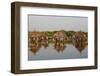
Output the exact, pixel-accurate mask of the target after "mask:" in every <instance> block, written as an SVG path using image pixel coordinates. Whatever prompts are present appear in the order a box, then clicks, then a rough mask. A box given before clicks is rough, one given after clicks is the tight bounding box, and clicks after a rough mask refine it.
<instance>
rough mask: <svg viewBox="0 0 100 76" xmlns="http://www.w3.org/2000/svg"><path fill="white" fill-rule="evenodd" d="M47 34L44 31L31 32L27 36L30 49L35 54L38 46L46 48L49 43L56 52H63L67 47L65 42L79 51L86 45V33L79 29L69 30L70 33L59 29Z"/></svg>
mask: <svg viewBox="0 0 100 76" xmlns="http://www.w3.org/2000/svg"><path fill="white" fill-rule="evenodd" d="M49 35H50V34H49ZM49 35H47V34H46V33H44V32H43V33H40V32H38V33H37V32H32V34H31V35H29V38H28V41H29V48H30V50H31V51H32V52H33V53H34V54H36V53H37V52H38V51H39V49H40V48H42V47H43V48H47V47H49V44H53V47H54V49H55V50H56V51H57V52H58V53H63V51H64V50H65V48H67V46H66V44H73V46H74V47H75V48H77V50H78V51H79V52H80V53H81V52H82V51H83V50H84V48H85V47H86V46H87V34H86V33H84V32H81V31H79V32H71V34H70V32H67V34H66V32H64V31H59V32H56V33H54V34H52V36H49Z"/></svg>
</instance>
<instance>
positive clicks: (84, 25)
mask: <svg viewBox="0 0 100 76" xmlns="http://www.w3.org/2000/svg"><path fill="white" fill-rule="evenodd" d="M54 30H56V31H58V30H66V31H71V30H73V31H80V30H81V31H85V32H87V31H88V18H87V17H73V16H72V17H71V16H45V15H28V31H54Z"/></svg>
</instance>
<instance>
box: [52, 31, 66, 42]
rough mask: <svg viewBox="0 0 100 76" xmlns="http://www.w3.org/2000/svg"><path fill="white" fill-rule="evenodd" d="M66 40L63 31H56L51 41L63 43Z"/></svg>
mask: <svg viewBox="0 0 100 76" xmlns="http://www.w3.org/2000/svg"><path fill="white" fill-rule="evenodd" d="M65 40H67V36H66V33H65V32H64V31H58V32H56V33H55V34H54V35H53V41H55V42H57V41H65Z"/></svg>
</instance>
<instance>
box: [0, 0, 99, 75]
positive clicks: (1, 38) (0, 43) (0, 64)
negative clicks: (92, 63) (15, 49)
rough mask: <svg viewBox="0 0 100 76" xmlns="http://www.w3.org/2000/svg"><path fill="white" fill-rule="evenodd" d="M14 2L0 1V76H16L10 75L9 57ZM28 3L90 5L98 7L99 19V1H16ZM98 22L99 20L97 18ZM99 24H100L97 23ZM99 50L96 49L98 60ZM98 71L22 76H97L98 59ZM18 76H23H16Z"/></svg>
mask: <svg viewBox="0 0 100 76" xmlns="http://www.w3.org/2000/svg"><path fill="white" fill-rule="evenodd" d="M13 1H15V0H1V1H0V76H16V75H14V74H12V73H10V55H11V48H10V47H11V45H10V44H11V40H10V36H11V27H10V26H11V15H10V13H11V12H10V11H11V10H10V3H11V2H13ZM17 1H26V2H27V1H28V2H43V3H57V4H73V5H87V6H88V5H90V6H98V9H99V14H98V17H100V6H99V4H100V1H99V0H17ZM98 21H100V18H98ZM98 24H100V22H98ZM99 27H100V26H99V25H98V33H100V30H99V29H100V28H99ZM99 42H100V35H99V36H98V46H100V44H99ZM99 50H100V49H99V48H98V53H99V58H100V51H99ZM98 64H99V65H98V66H99V68H98V70H81V71H67V72H66V71H65V72H52V73H38V74H26V75H25V74H24V76H67V75H68V76H74V75H77V76H85V75H87V76H94V75H95V76H99V73H100V71H99V70H100V59H99V63H98ZM18 76H23V74H22V75H18Z"/></svg>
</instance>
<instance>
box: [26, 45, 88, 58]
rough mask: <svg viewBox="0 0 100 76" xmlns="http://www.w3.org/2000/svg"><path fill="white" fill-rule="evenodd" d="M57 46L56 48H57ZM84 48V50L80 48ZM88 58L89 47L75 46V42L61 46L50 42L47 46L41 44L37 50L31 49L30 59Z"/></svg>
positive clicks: (29, 52)
mask: <svg viewBox="0 0 100 76" xmlns="http://www.w3.org/2000/svg"><path fill="white" fill-rule="evenodd" d="M55 47H56V48H55ZM80 48H82V50H79V49H80ZM79 58H88V47H87V45H86V46H83V47H77V48H76V47H75V46H74V45H73V44H65V45H64V46H62V49H61V47H59V46H57V45H56V46H55V45H54V44H49V45H48V46H47V47H43V46H41V47H40V48H38V49H37V50H36V48H35V50H33V51H32V50H31V49H29V51H28V60H55V59H79Z"/></svg>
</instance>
